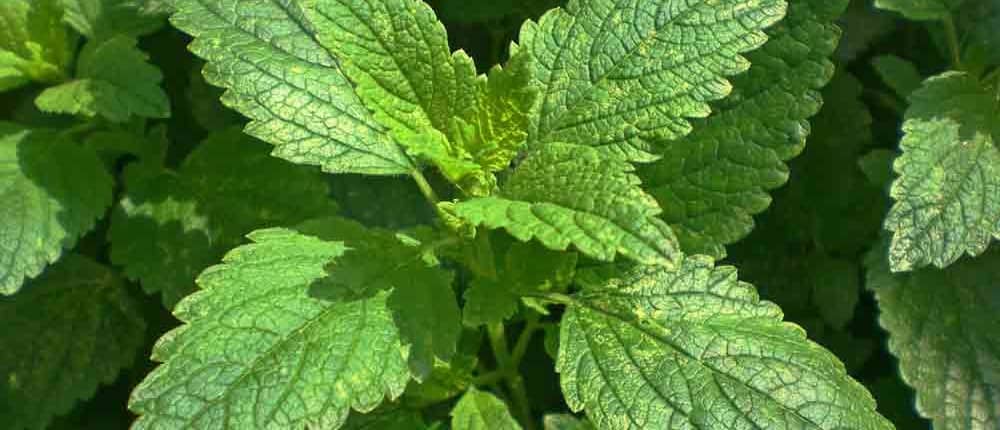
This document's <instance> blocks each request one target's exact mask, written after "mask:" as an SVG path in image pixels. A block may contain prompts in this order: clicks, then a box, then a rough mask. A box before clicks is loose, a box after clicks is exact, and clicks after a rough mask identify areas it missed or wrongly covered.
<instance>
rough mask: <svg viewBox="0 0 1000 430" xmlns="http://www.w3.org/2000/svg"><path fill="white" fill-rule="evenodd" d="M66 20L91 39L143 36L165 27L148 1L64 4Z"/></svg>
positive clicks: (86, 0) (66, 1)
mask: <svg viewBox="0 0 1000 430" xmlns="http://www.w3.org/2000/svg"><path fill="white" fill-rule="evenodd" d="M61 1H62V4H63V6H64V7H65V8H66V14H65V15H64V16H63V20H64V21H66V23H67V24H69V25H70V26H71V27H73V29H75V30H76V31H78V32H80V34H83V35H84V36H87V38H89V39H102V38H107V37H111V36H113V35H116V34H124V35H129V36H135V37H138V36H143V35H146V34H150V33H153V32H155V31H156V30H158V29H159V28H160V27H162V26H163V23H164V19H163V15H162V14H160V13H157V12H158V11H157V10H156V9H155V8H151V7H150V6H149V5H148V4H147V3H148V1H146V0H61Z"/></svg>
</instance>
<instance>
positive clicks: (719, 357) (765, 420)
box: [556, 257, 893, 430]
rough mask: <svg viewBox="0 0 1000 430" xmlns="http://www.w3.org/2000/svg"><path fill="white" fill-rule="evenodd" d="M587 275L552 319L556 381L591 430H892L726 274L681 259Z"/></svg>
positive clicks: (834, 368)
mask: <svg viewBox="0 0 1000 430" xmlns="http://www.w3.org/2000/svg"><path fill="white" fill-rule="evenodd" d="M593 275H596V276H593V277H592V279H590V280H588V281H586V282H585V283H584V289H583V290H582V291H581V292H580V293H578V294H577V295H576V296H575V298H574V299H572V301H571V303H572V304H570V305H569V307H568V308H567V310H566V313H565V314H564V315H563V319H562V323H561V325H562V327H561V333H560V336H559V338H560V345H559V357H558V360H557V364H556V366H557V367H556V369H557V371H558V372H559V373H560V379H561V383H562V389H563V393H564V394H565V396H566V401H567V403H568V404H569V406H570V408H571V409H572V410H574V411H580V410H586V412H587V416H588V417H590V419H591V421H592V422H593V423H594V424H595V425H596V426H597V427H598V428H606V429H612V428H613V429H621V430H627V429H631V430H638V429H674V428H678V429H679V428H704V429H777V428H800V429H828V430H834V429H837V430H840V429H854V430H870V429H892V428H893V426H892V424H890V423H889V422H888V421H887V420H886V419H885V418H883V417H881V416H880V415H878V414H877V413H876V412H875V401H874V400H873V399H872V397H871V396H870V395H869V394H868V392H867V391H865V389H864V388H863V387H862V386H861V385H860V384H858V383H857V382H855V381H854V380H852V379H851V378H850V377H849V376H848V375H847V373H846V372H845V370H844V366H843V364H842V363H841V362H840V361H839V360H838V359H837V358H836V357H835V356H834V355H833V354H831V353H830V352H828V351H826V350H824V349H823V348H822V347H820V346H819V345H816V344H815V343H812V342H811V341H809V340H807V339H806V336H805V332H804V331H803V330H802V329H801V328H799V327H797V326H795V325H793V324H790V323H786V322H782V313H781V310H780V309H778V307H777V306H776V305H774V304H772V303H768V302H762V301H760V300H759V299H758V297H757V292H756V291H755V290H754V288H753V286H751V285H749V284H746V283H743V282H740V281H738V280H737V278H736V270H735V269H734V268H732V267H713V263H712V262H711V260H710V259H709V258H707V257H689V258H687V259H685V260H684V261H683V263H682V264H681V265H680V267H679V269H678V270H676V271H673V272H668V271H665V270H663V269H662V268H655V267H637V268H635V269H630V270H627V271H625V272H623V273H621V274H619V275H615V276H608V275H607V274H603V275H602V274H601V273H594V274H593ZM593 278H596V279H593Z"/></svg>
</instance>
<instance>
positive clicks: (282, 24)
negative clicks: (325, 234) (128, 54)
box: [171, 0, 413, 174]
mask: <svg viewBox="0 0 1000 430" xmlns="http://www.w3.org/2000/svg"><path fill="white" fill-rule="evenodd" d="M223 3H225V4H223ZM175 7H176V9H177V13H176V14H175V15H173V16H172V17H171V22H172V23H173V24H174V25H175V26H176V27H177V28H179V29H181V30H183V31H185V32H187V33H189V34H191V35H192V36H194V37H195V41H194V42H193V43H192V44H191V46H190V49H191V51H192V52H194V53H195V54H197V55H198V56H200V57H202V58H204V59H206V60H207V61H208V64H207V65H206V66H205V70H204V74H205V78H206V80H207V81H208V82H209V83H211V84H213V85H218V86H222V87H225V88H227V91H226V92H225V93H224V94H223V97H222V101H223V103H225V104H226V105H227V106H229V107H231V108H233V109H235V110H237V111H239V112H241V113H243V114H244V115H247V116H248V117H250V118H251V119H252V120H253V121H251V122H250V124H248V125H247V128H246V131H247V133H249V134H251V135H253V136H256V137H258V138H260V139H261V140H264V141H266V142H269V143H271V144H273V145H275V149H274V152H273V154H274V155H276V156H278V157H281V158H284V159H287V160H290V161H293V162H296V163H303V164H312V165H319V166H322V167H323V170H325V171H328V172H335V173H343V172H352V173H368V174H405V173H409V172H410V171H411V170H412V169H413V166H412V163H411V162H410V160H409V158H408V157H407V156H406V155H405V154H404V153H403V151H402V149H401V148H399V147H398V146H397V145H396V143H394V142H393V140H392V138H391V137H390V136H389V134H388V131H387V130H386V128H385V127H384V126H383V125H381V124H379V123H378V121H376V119H375V117H374V116H373V115H372V113H371V111H369V109H368V108H367V107H365V105H364V104H362V101H361V99H360V98H359V95H358V93H357V90H356V88H355V87H354V85H353V84H352V83H351V82H350V81H349V80H348V79H347V77H346V76H344V74H343V72H342V71H341V69H340V68H339V67H338V66H337V61H336V60H335V59H334V57H333V56H331V54H330V53H328V52H327V50H326V49H325V48H324V47H323V46H322V45H321V44H320V43H318V42H317V41H316V40H315V38H314V37H315V36H316V32H315V30H314V29H315V27H314V26H313V24H311V23H310V22H309V21H308V20H307V19H306V16H305V13H304V11H303V10H302V9H301V8H300V6H299V4H298V2H295V3H292V2H288V1H279V0H265V1H261V0H235V1H228V2H222V1H219V0H178V1H176V2H175Z"/></svg>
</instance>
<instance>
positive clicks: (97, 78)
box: [35, 36, 170, 122]
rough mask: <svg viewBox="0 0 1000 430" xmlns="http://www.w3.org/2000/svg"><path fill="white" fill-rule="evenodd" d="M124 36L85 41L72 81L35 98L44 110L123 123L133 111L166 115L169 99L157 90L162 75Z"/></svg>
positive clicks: (161, 90) (151, 114)
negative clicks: (99, 117) (74, 77)
mask: <svg viewBox="0 0 1000 430" xmlns="http://www.w3.org/2000/svg"><path fill="white" fill-rule="evenodd" d="M135 44H136V40H135V39H132V38H130V37H127V36H115V37H113V38H110V39H104V40H96V41H90V42H88V43H87V44H86V45H84V47H83V50H82V51H81V52H80V58H79V61H78V62H77V65H76V79H74V80H72V81H69V82H67V83H64V84H61V85H58V86H55V87H51V88H46V89H45V91H42V93H41V94H39V95H38V98H37V99H35V104H36V105H37V106H38V108H39V109H41V110H43V111H45V112H55V113H68V114H74V115H83V116H87V117H93V116H98V115H99V116H102V117H104V118H107V119H108V120H111V121H114V122H125V121H127V120H128V119H130V118H131V117H132V116H133V115H135V116H139V117H146V118H167V117H169V116H170V101H169V100H168V99H167V94H166V93H165V92H164V91H163V89H162V88H160V81H162V80H163V74H162V73H160V70H159V69H157V68H156V66H153V65H151V64H149V63H147V62H146V60H147V57H146V54H145V53H143V52H142V51H140V50H139V49H138V48H136V46H135Z"/></svg>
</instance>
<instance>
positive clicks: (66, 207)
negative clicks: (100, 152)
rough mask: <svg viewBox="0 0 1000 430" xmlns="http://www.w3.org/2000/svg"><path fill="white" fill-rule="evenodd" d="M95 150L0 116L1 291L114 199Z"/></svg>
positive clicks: (48, 259)
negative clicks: (7, 121) (0, 120)
mask: <svg viewBox="0 0 1000 430" xmlns="http://www.w3.org/2000/svg"><path fill="white" fill-rule="evenodd" d="M111 187H112V183H111V176H110V175H108V172H107V171H106V170H105V169H104V165H103V164H102V163H101V160H100V159H99V158H98V157H97V154H96V153H94V151H92V150H90V149H89V148H86V147H83V146H80V145H77V144H76V143H74V142H69V141H67V140H66V139H65V138H63V137H61V136H60V135H58V134H57V133H54V132H49V131H41V130H29V129H25V128H23V127H21V126H19V125H16V124H11V123H3V122H0V202H3V204H2V205H0V219H2V220H3V222H0V294H13V293H15V292H17V291H18V290H19V289H20V288H21V283H22V281H23V280H24V278H26V277H27V278H31V277H35V276H37V275H38V274H39V273H41V272H42V269H44V268H45V266H46V265H48V264H49V263H52V262H55V261H56V260H57V259H58V258H59V256H60V255H61V254H62V250H63V249H64V248H70V247H72V246H73V245H75V244H76V241H77V239H78V238H79V237H80V236H82V235H83V234H84V233H86V232H87V231H88V230H90V229H91V227H93V225H94V222H95V221H97V219H98V218H99V217H101V216H102V215H103V214H104V210H105V209H106V208H107V207H108V206H109V205H111Z"/></svg>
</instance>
